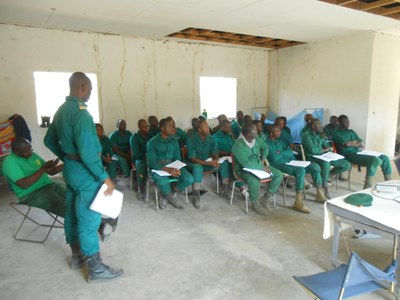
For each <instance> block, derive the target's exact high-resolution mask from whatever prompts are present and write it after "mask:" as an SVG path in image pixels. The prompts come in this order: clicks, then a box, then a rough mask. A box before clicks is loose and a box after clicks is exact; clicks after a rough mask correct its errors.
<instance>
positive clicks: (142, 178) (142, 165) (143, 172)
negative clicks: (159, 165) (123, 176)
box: [135, 160, 147, 190]
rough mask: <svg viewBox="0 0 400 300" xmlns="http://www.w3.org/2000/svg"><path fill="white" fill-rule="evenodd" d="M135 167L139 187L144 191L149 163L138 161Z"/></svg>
mask: <svg viewBox="0 0 400 300" xmlns="http://www.w3.org/2000/svg"><path fill="white" fill-rule="evenodd" d="M135 166H136V177H137V183H138V186H139V187H140V189H141V190H144V186H145V184H146V179H147V163H146V161H144V160H136V161H135Z"/></svg>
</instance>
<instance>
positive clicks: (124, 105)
mask: <svg viewBox="0 0 400 300" xmlns="http://www.w3.org/2000/svg"><path fill="white" fill-rule="evenodd" d="M122 46H123V51H124V52H123V59H122V67H121V72H120V78H121V80H120V82H119V86H118V94H119V96H120V99H121V103H122V106H123V107H124V119H125V120H126V103H125V100H124V95H123V93H122V85H123V83H124V71H125V64H126V45H125V37H122Z"/></svg>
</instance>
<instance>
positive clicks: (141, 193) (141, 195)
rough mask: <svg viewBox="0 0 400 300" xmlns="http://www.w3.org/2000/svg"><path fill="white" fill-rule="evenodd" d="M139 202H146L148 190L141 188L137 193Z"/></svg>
mask: <svg viewBox="0 0 400 300" xmlns="http://www.w3.org/2000/svg"><path fill="white" fill-rule="evenodd" d="M137 198H138V200H142V201H143V200H144V199H145V198H146V189H145V188H144V187H140V188H139V191H138V193H137Z"/></svg>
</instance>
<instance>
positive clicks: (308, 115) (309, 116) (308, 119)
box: [300, 114, 314, 138]
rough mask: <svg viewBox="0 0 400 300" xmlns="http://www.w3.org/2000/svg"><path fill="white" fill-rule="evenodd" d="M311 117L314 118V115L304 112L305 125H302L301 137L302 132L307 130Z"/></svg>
mask: <svg viewBox="0 0 400 300" xmlns="http://www.w3.org/2000/svg"><path fill="white" fill-rule="evenodd" d="M312 118H314V116H313V115H312V114H305V115H304V122H305V126H304V127H303V129H302V130H301V132H300V136H301V138H303V134H305V133H306V132H307V131H309V130H310V122H311V119H312Z"/></svg>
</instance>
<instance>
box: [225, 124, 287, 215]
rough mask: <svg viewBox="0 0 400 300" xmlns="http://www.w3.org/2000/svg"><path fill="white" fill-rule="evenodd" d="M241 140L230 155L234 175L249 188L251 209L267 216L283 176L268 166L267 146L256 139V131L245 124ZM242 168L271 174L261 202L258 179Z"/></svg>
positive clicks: (252, 126) (253, 127)
mask: <svg viewBox="0 0 400 300" xmlns="http://www.w3.org/2000/svg"><path fill="white" fill-rule="evenodd" d="M242 135H243V138H239V139H237V140H236V142H235V143H234V144H233V147H232V154H233V155H234V167H235V172H236V174H237V175H238V176H239V177H240V178H242V179H243V180H244V181H245V182H246V183H247V185H248V187H249V194H250V201H251V203H252V206H253V209H254V210H255V211H256V212H257V213H258V214H260V215H263V216H266V215H268V205H269V201H270V200H271V199H272V198H273V195H274V194H275V193H276V192H277V190H278V188H279V185H280V184H281V182H282V179H283V175H282V173H281V171H279V170H277V169H275V168H274V167H271V166H269V163H268V161H267V156H268V146H267V144H266V143H265V142H263V141H262V139H260V138H257V137H258V135H257V129H256V127H255V126H254V125H253V124H251V123H247V124H245V125H244V126H243V128H242ZM264 165H266V166H265V167H264ZM243 168H250V169H257V170H265V171H267V172H269V173H272V177H271V178H272V180H271V181H270V182H269V184H268V188H267V191H266V192H265V194H264V197H263V200H262V201H261V202H260V200H259V199H258V198H259V193H260V179H259V178H258V177H256V176H255V175H253V174H251V173H249V172H246V171H243Z"/></svg>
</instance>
